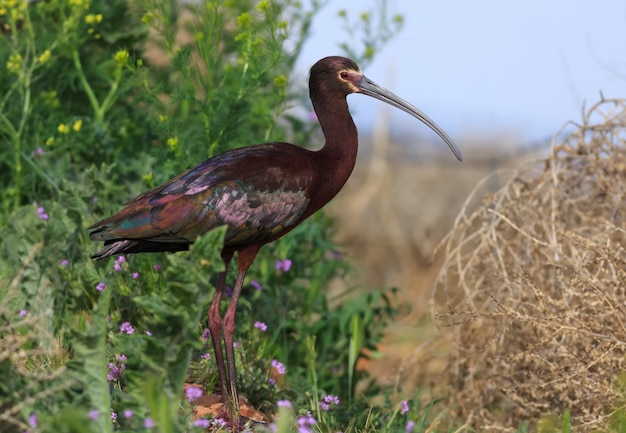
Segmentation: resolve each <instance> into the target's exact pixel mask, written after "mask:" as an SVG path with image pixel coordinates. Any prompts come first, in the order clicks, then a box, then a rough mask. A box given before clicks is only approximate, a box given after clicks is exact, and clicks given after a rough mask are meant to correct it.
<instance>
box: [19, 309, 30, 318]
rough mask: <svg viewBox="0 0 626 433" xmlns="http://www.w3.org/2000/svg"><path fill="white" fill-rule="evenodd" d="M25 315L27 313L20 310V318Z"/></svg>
mask: <svg viewBox="0 0 626 433" xmlns="http://www.w3.org/2000/svg"><path fill="white" fill-rule="evenodd" d="M27 314H28V311H26V310H20V317H26V315H27Z"/></svg>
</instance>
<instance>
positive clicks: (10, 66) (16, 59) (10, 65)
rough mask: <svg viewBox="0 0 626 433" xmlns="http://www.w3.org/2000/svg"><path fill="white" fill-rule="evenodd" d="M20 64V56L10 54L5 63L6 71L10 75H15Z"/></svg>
mask: <svg viewBox="0 0 626 433" xmlns="http://www.w3.org/2000/svg"><path fill="white" fill-rule="evenodd" d="M21 64H22V56H21V55H20V54H19V53H15V54H11V55H10V56H9V61H8V62H7V70H8V71H9V73H11V74H17V72H18V71H19V70H20V65H21Z"/></svg>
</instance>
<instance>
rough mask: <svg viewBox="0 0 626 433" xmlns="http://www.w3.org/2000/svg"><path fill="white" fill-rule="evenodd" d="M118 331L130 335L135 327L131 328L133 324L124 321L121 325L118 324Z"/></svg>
mask: <svg viewBox="0 0 626 433" xmlns="http://www.w3.org/2000/svg"><path fill="white" fill-rule="evenodd" d="M120 332H121V333H122V334H128V335H131V334H132V333H133V332H135V329H134V328H133V325H131V324H130V322H124V323H122V326H120Z"/></svg>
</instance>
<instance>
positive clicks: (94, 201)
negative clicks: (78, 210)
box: [91, 195, 98, 204]
mask: <svg viewBox="0 0 626 433" xmlns="http://www.w3.org/2000/svg"><path fill="white" fill-rule="evenodd" d="M91 202H92V203H94V204H95V203H98V197H96V196H95V195H94V196H93V198H92V199H91Z"/></svg>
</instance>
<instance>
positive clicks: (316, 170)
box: [90, 57, 461, 420]
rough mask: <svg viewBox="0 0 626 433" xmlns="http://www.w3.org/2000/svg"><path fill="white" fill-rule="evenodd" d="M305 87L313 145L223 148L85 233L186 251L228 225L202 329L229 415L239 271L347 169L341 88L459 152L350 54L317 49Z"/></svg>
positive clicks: (319, 203) (350, 162)
mask: <svg viewBox="0 0 626 433" xmlns="http://www.w3.org/2000/svg"><path fill="white" fill-rule="evenodd" d="M309 90H310V96H311V101H312V103H313V107H314V109H315V112H316V114H317V117H318V119H319V122H320V125H321V128H322V131H323V133H324V137H325V138H326V142H325V144H324V146H323V147H322V148H321V149H319V150H317V151H311V150H307V149H304V148H302V147H298V146H294V145H292V144H289V143H267V144H261V145H255V146H249V147H244V148H239V149H234V150H230V151H227V152H225V153H222V154H220V155H217V156H215V157H213V158H211V159H208V160H206V161H204V162H202V163H201V164H199V165H197V166H196V167H194V168H192V169H190V170H188V171H186V172H184V173H182V174H181V175H179V176H177V177H175V178H173V179H171V180H170V181H168V182H166V183H165V184H163V185H161V186H159V187H156V188H153V189H152V190H150V191H147V192H145V193H144V194H141V195H140V196H138V197H136V198H135V199H134V200H132V201H130V202H129V203H127V204H126V206H125V207H124V208H123V209H122V210H120V211H119V212H118V213H117V214H115V215H113V216H112V217H109V218H106V219H104V220H102V221H99V222H98V223H96V224H94V225H93V226H91V227H90V229H91V230H92V233H91V239H93V240H96V241H104V243H105V244H104V247H103V248H102V249H100V250H99V251H98V252H97V253H96V254H95V255H94V256H93V257H94V258H96V259H102V258H105V257H108V256H111V255H114V254H120V253H141V252H157V251H167V252H176V251H181V250H186V249H188V247H189V245H190V244H191V243H193V242H194V240H195V239H196V238H197V237H198V236H201V235H203V234H204V233H206V232H208V231H210V230H212V229H214V228H216V227H219V226H223V225H226V226H227V230H226V235H225V239H224V246H223V250H222V258H223V260H224V264H225V267H226V270H227V269H228V265H229V264H230V261H231V259H232V257H233V255H234V254H235V253H236V252H237V253H238V271H239V272H238V276H237V281H236V283H235V286H234V289H233V294H232V296H231V301H230V303H229V306H228V309H227V311H226V313H225V314H224V317H223V319H222V317H221V316H220V309H219V304H220V299H221V295H222V290H223V287H224V284H225V279H226V270H225V271H224V272H222V273H220V275H219V278H218V283H217V287H216V292H215V296H214V298H213V302H212V304H211V307H210V309H209V329H210V330H211V338H212V339H213V346H214V350H215V357H216V361H217V365H218V372H219V375H220V384H221V390H222V396H223V397H224V398H225V399H227V400H228V403H229V406H230V410H231V411H232V412H233V417H234V418H233V420H236V418H237V417H238V414H237V413H236V412H237V409H238V403H237V386H236V382H237V376H236V371H235V359H234V352H233V334H234V317H235V310H236V306H237V302H238V299H239V295H240V293H241V288H242V285H243V280H244V277H245V274H246V271H247V269H248V268H249V266H250V265H251V264H252V262H253V261H254V258H255V257H256V254H257V252H258V250H259V249H260V248H261V247H262V246H263V245H265V244H266V243H268V242H271V241H273V240H275V239H278V238H280V237H282V236H284V235H285V234H286V233H288V232H289V231H291V230H292V229H293V228H295V227H297V226H298V224H300V223H301V222H302V221H304V220H305V219H306V218H307V217H309V216H311V215H312V214H313V213H315V212H316V211H317V210H319V209H320V208H322V207H323V206H324V205H325V204H326V203H328V202H329V201H330V200H331V199H332V198H333V197H334V196H335V195H336V194H337V193H338V192H339V191H340V190H341V188H342V187H343V185H344V184H345V182H346V181H347V179H348V177H349V176H350V174H351V172H352V169H353V168H354V165H355V162H356V155H357V147H358V139H357V131H356V127H355V125H354V122H353V120H352V117H351V116H350V112H349V110H348V104H347V102H346V96H347V95H348V94H350V93H363V94H366V95H369V96H372V97H374V98H377V99H380V100H382V101H384V102H387V103H389V104H391V105H393V106H395V107H398V108H400V109H402V110H404V111H406V112H408V113H409V114H411V115H413V116H415V117H417V118H418V119H420V120H421V121H423V122H424V123H426V124H427V125H428V126H430V127H431V128H432V129H433V130H435V132H437V133H438V134H439V135H440V136H441V137H442V138H443V139H444V141H446V143H447V144H448V145H449V146H450V148H451V149H452V151H453V152H454V153H455V155H456V156H457V158H459V159H461V154H460V152H459V150H458V149H457V148H456V146H455V145H454V144H453V142H452V141H451V140H450V139H449V137H448V136H447V135H446V134H445V133H444V132H443V131H442V130H441V129H440V128H439V127H438V126H437V125H436V124H435V123H434V122H433V121H431V120H430V119H429V118H428V117H426V116H425V115H424V114H423V113H422V112H420V111H419V110H417V109H416V108H415V107H413V106H412V105H410V104H408V103H407V102H406V101H403V100H402V99H400V98H398V97H397V96H395V95H393V94H392V93H390V92H388V91H387V90H385V89H383V88H381V87H379V86H378V85H376V84H374V83H373V82H371V81H370V80H369V79H367V78H366V77H365V76H364V75H363V74H362V73H361V72H360V70H359V68H358V66H357V65H356V64H355V63H354V62H353V61H351V60H349V59H345V58H343V57H326V58H324V59H322V60H320V61H319V62H317V63H316V64H315V65H314V66H313V67H312V68H311V75H310V81H309ZM221 333H223V335H224V342H225V345H224V351H225V353H226V364H225V363H224V357H223V352H222V346H221ZM227 376H228V377H227Z"/></svg>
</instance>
